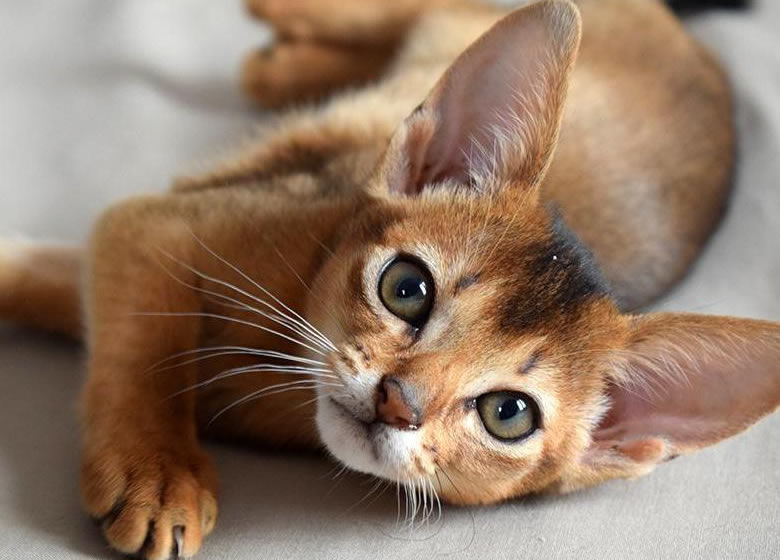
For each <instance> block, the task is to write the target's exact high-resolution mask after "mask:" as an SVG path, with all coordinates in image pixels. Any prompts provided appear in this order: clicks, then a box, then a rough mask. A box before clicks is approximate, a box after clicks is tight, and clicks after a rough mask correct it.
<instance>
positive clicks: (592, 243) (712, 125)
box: [544, 0, 734, 308]
mask: <svg viewBox="0 0 780 560" xmlns="http://www.w3.org/2000/svg"><path fill="white" fill-rule="evenodd" d="M578 5H579V7H580V9H581V12H582V18H583V38H582V44H581V49H580V55H579V59H578V62H577V66H576V67H575V71H574V77H573V81H572V85H571V88H570V93H569V102H568V106H567V113H566V116H565V119H564V125H563V128H562V131H561V138H560V144H559V146H558V151H557V153H556V156H555V158H554V160H553V163H552V166H551V168H550V172H549V174H548V176H547V178H546V180H545V185H544V192H545V193H546V196H547V197H548V198H549V199H551V200H552V201H554V202H555V203H556V204H557V205H558V206H559V207H560V209H561V211H562V213H563V215H564V217H565V219H566V221H567V222H568V224H569V225H570V226H571V227H572V228H573V229H574V230H575V231H576V232H577V233H578V234H579V236H580V237H581V239H582V240H583V241H584V242H585V243H586V245H588V246H589V247H590V248H591V249H592V250H593V252H594V253H595V255H596V257H597V259H598V261H599V263H600V264H601V266H602V268H603V269H604V271H605V273H606V276H607V277H608V278H609V280H610V281H611V282H612V284H613V287H614V289H615V293H616V296H617V298H618V300H619V301H620V303H621V305H622V306H623V307H625V308H634V307H636V306H640V305H644V304H646V303H648V302H649V301H652V300H653V299H654V298H655V297H657V296H658V295H660V294H661V293H663V292H664V291H666V290H667V289H668V288H669V287H670V286H671V285H672V284H673V283H675V282H676V281H677V280H678V279H679V278H680V277H681V276H682V275H683V274H684V273H685V271H686V270H687V268H688V266H689V265H690V263H691V261H692V260H693V259H694V258H695V256H696V255H697V254H698V252H699V251H700V249H701V246H702V245H703V244H704V242H705V241H706V240H707V238H708V237H709V235H710V233H711V232H712V230H713V229H714V227H715V226H716V225H717V223H718V220H719V218H720V216H721V214H722V210H723V207H724V204H725V201H726V199H727V197H728V192H729V186H730V178H731V173H732V166H733V159H734V158H733V152H734V126H733V122H732V107H731V95H730V89H729V85H728V82H727V80H726V77H725V76H724V74H723V72H722V71H721V69H720V68H719V66H718V65H717V63H716V62H715V61H714V60H713V59H712V58H711V57H710V56H709V54H708V53H707V52H706V51H705V50H704V49H703V48H702V47H701V46H700V45H699V44H698V43H697V42H695V41H694V40H693V39H692V37H691V36H690V35H689V34H688V33H687V32H686V31H685V29H684V28H683V27H682V24H681V23H680V21H679V20H678V19H677V18H676V17H675V16H674V15H673V14H672V13H671V12H669V11H668V9H667V8H666V7H665V6H663V5H662V4H661V3H660V2H655V1H648V0H581V1H580V2H578Z"/></svg>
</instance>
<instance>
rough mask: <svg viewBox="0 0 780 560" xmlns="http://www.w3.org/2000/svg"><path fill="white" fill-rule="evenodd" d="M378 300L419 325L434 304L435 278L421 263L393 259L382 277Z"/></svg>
mask: <svg viewBox="0 0 780 560" xmlns="http://www.w3.org/2000/svg"><path fill="white" fill-rule="evenodd" d="M379 299H381V300H382V303H383V304H384V306H385V307H387V309H388V311H390V313H392V314H393V315H395V316H397V317H399V318H401V319H403V320H404V321H406V322H407V323H409V324H410V325H412V326H414V327H417V328H420V327H421V326H422V325H423V324H425V321H426V320H427V319H428V315H429V314H430V312H431V307H433V278H431V274H430V272H428V270H427V269H426V268H425V267H423V266H422V265H421V264H417V263H416V262H414V261H408V260H401V259H397V260H394V261H393V262H391V263H390V264H388V265H387V266H386V267H385V269H384V271H383V272H382V276H381V277H380V278H379Z"/></svg>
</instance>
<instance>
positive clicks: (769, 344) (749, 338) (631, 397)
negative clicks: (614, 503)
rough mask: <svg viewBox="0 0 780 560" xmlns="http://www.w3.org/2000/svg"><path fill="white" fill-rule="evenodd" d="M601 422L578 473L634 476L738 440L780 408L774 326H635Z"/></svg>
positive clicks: (779, 347) (688, 321)
mask: <svg viewBox="0 0 780 560" xmlns="http://www.w3.org/2000/svg"><path fill="white" fill-rule="evenodd" d="M613 371H614V377H613V379H612V380H611V387H610V390H609V395H608V396H609V399H610V401H611V403H610V408H609V410H608V413H607V416H606V417H605V418H604V419H603V421H602V422H601V424H600V426H599V427H598V429H597V430H596V431H595V432H594V433H593V441H592V443H591V446H590V447H589V449H588V450H587V451H586V454H585V456H584V462H585V463H586V464H585V465H584V466H585V467H587V468H589V469H591V470H592V471H594V472H593V474H594V475H596V476H597V477H598V478H601V479H604V478H612V477H633V476H638V475H641V474H644V473H646V472H648V471H650V470H651V469H652V468H653V467H654V466H655V465H656V464H657V463H659V462H660V461H664V460H668V459H670V458H673V457H675V456H677V455H678V454H681V453H688V452H691V451H695V450H697V449H700V448H702V447H706V446H708V445H712V444H714V443H716V442H718V441H720V440H722V439H724V438H727V437H730V436H733V435H735V434H738V433H739V432H741V431H743V430H745V429H746V428H748V427H749V426H750V425H751V424H753V423H754V422H756V421H757V420H759V419H760V418H761V417H763V416H765V415H767V414H770V413H772V412H774V411H775V410H776V409H777V407H778V405H780V323H771V322H767V321H754V320H748V319H734V318H726V317H708V316H701V315H688V314H667V313H658V314H650V315H645V316H638V317H636V318H632V319H631V335H630V339H629V343H628V346H627V347H626V348H625V349H624V350H623V351H620V352H618V354H617V357H616V360H615V364H614V370H613Z"/></svg>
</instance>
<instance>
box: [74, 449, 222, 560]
mask: <svg viewBox="0 0 780 560" xmlns="http://www.w3.org/2000/svg"><path fill="white" fill-rule="evenodd" d="M81 495H82V500H83V502H84V507H85V509H86V510H87V512H88V513H89V514H90V515H91V516H93V517H94V518H95V519H97V520H99V521H100V523H101V527H102V530H103V535H104V536H105V538H106V540H107V541H108V543H109V544H110V545H111V547H113V548H115V549H116V550H118V551H120V552H123V553H125V554H133V555H137V556H140V557H141V558H145V559H148V560H163V559H166V558H170V557H174V558H176V557H179V558H189V557H191V556H193V555H194V554H195V553H196V552H197V551H198V550H199V549H200V546H201V542H202V540H203V537H204V536H206V535H207V534H208V533H210V532H211V530H212V529H213V528H214V524H215V522H216V518H217V500H216V475H215V471H214V468H213V465H212V463H211V460H210V458H209V457H208V456H207V455H206V454H205V453H203V452H202V451H200V450H197V449H196V450H192V451H188V452H182V451H181V450H178V449H171V448H156V449H155V448H152V449H150V448H149V446H147V445H139V446H132V447H129V446H125V447H124V448H120V447H118V446H116V447H114V446H109V448H108V449H103V450H100V451H95V450H91V451H90V450H89V449H88V451H87V454H86V455H85V458H84V462H83V464H82V469H81Z"/></svg>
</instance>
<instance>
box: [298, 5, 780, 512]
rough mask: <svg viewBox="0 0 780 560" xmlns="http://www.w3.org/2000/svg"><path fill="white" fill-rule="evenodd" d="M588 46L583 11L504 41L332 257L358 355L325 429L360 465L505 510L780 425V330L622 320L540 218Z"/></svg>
mask: <svg viewBox="0 0 780 560" xmlns="http://www.w3.org/2000/svg"><path fill="white" fill-rule="evenodd" d="M579 36H580V24H579V16H578V14H577V9H576V7H575V5H574V4H572V3H570V2H563V1H556V2H538V3H532V4H529V5H528V6H527V7H525V8H523V9H521V10H518V11H516V12H514V13H513V14H512V15H510V16H508V17H506V18H504V19H503V20H502V21H500V22H499V23H498V24H496V25H495V26H494V27H493V28H492V29H491V30H490V31H488V32H487V33H486V34H485V35H484V36H483V37H482V38H481V39H480V40H479V41H477V42H476V43H474V45H472V46H471V47H470V48H469V49H467V50H466V52H464V53H463V54H462V55H461V56H460V57H458V59H457V60H456V61H455V63H454V64H453V66H452V67H451V68H450V70H448V71H447V72H446V73H445V74H444V76H442V78H441V79H440V81H439V83H438V84H437V85H436V87H435V88H434V89H433V90H432V92H431V93H430V94H429V96H428V97H427V99H426V100H425V101H424V102H423V103H422V104H421V105H420V106H419V107H418V108H417V109H415V110H414V111H413V112H412V114H411V115H410V116H409V117H408V118H407V119H406V120H405V121H404V123H403V124H402V125H401V126H400V127H399V129H398V130H397V131H396V133H395V135H394V136H393V137H392V139H391V141H390V144H389V146H388V148H387V151H386V153H385V155H384V157H383V159H382V162H381V163H380V165H378V166H377V169H376V172H375V174H374V175H373V177H372V179H371V181H370V182H369V184H368V185H367V193H366V194H365V195H359V197H358V198H360V197H361V196H363V197H365V198H362V199H361V200H362V203H361V204H359V205H358V207H359V208H360V210H359V211H358V213H357V215H355V216H354V217H353V218H352V219H351V220H349V221H348V223H345V224H344V225H343V227H342V229H341V231H339V232H337V233H336V234H335V238H334V239H332V240H331V241H332V249H329V250H330V251H332V254H328V255H324V257H325V259H324V262H323V265H322V267H321V269H320V271H319V273H318V274H317V277H316V279H315V281H314V283H313V285H312V286H311V293H310V294H309V298H308V302H307V306H306V307H307V309H306V315H307V318H308V319H309V320H311V321H312V322H313V323H314V324H315V325H316V326H317V328H320V329H321V330H322V331H324V333H325V334H326V335H327V337H328V338H329V339H330V340H331V342H332V343H333V344H334V346H335V348H336V350H335V351H333V352H331V353H330V354H329V355H328V356H327V360H328V362H329V363H328V366H329V367H330V370H332V371H333V372H334V373H335V375H336V376H337V378H338V381H339V383H335V384H334V385H336V386H335V387H334V386H331V385H327V384H322V385H320V388H319V389H318V391H319V393H320V394H319V395H318V396H319V398H318V400H317V426H318V429H319V432H320V436H321V439H322V441H323V443H324V444H325V445H326V447H327V448H328V450H329V451H330V452H331V453H332V454H333V455H335V456H336V457H337V458H338V459H339V460H340V461H342V462H343V463H344V464H346V465H347V466H349V467H352V468H353V469H356V470H359V471H363V472H367V473H372V474H375V475H377V476H380V477H384V478H387V479H391V480H397V481H401V482H406V483H413V484H415V485H416V486H417V487H418V488H430V487H431V486H433V487H435V488H437V489H438V490H439V492H440V493H441V494H442V497H444V498H446V499H447V500H449V501H451V502H456V503H489V502H495V501H497V500H501V499H505V498H507V497H510V496H517V495H520V494H525V493H528V492H534V491H539V490H544V489H557V490H561V491H567V490H572V489H575V488H581V487H584V486H590V485H593V484H596V483H598V482H601V481H603V480H608V479H611V478H633V477H637V476H641V475H643V474H646V473H648V472H649V471H651V470H652V469H653V468H654V467H655V466H656V465H658V464H659V463H661V462H663V461H665V460H668V459H670V458H673V457H675V456H677V455H678V454H680V453H687V452H690V451H694V450H696V449H700V448H702V447H705V446H708V445H712V444H713V443H715V442H717V441H719V440H721V439H723V438H725V437H729V436H731V435H734V434H736V433H739V432H740V431H742V430H744V429H745V428H747V427H748V426H749V425H751V424H752V423H753V422H755V421H757V420H758V419H759V418H761V417H762V416H764V415H766V414H769V413H771V412H772V411H774V410H775V409H776V408H777V406H778V403H779V402H780V394H779V393H780V383H778V381H777V364H778V363H779V362H780V326H778V325H777V324H774V323H768V322H762V321H750V320H734V319H729V318H718V317H705V316H697V315H690V314H679V315H675V314H663V313H659V314H648V315H644V316H631V315H621V314H620V313H619V312H618V310H617V309H616V308H615V306H614V304H613V303H612V302H611V301H610V299H609V297H608V295H607V293H606V289H605V287H604V286H603V285H602V283H601V281H600V278H599V275H598V273H597V272H596V269H595V267H594V265H593V264H592V263H591V259H590V257H589V255H588V253H587V252H586V251H585V250H584V249H582V248H581V247H580V246H579V244H578V242H577V241H576V239H575V238H574V237H573V236H571V234H569V233H568V232H567V230H566V228H565V227H564V226H563V225H562V223H560V222H558V221H557V220H555V219H554V218H553V217H551V215H550V212H548V210H547V209H546V208H545V207H544V205H543V204H542V203H541V202H540V197H541V194H540V188H541V186H540V185H541V184H542V180H543V177H544V175H545V171H546V169H547V167H548V166H549V163H550V161H551V158H552V157H553V153H554V147H555V143H556V141H557V137H558V131H559V128H560V123H561V118H562V115H563V101H564V99H565V94H566V89H567V80H568V75H569V71H570V69H571V66H572V64H573V63H574V59H575V56H576V51H577V45H578V43H579ZM369 193H370V194H369ZM594 219H597V217H594ZM627 219H630V217H627ZM327 252H328V251H325V252H324V253H327ZM422 481H425V482H422Z"/></svg>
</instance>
